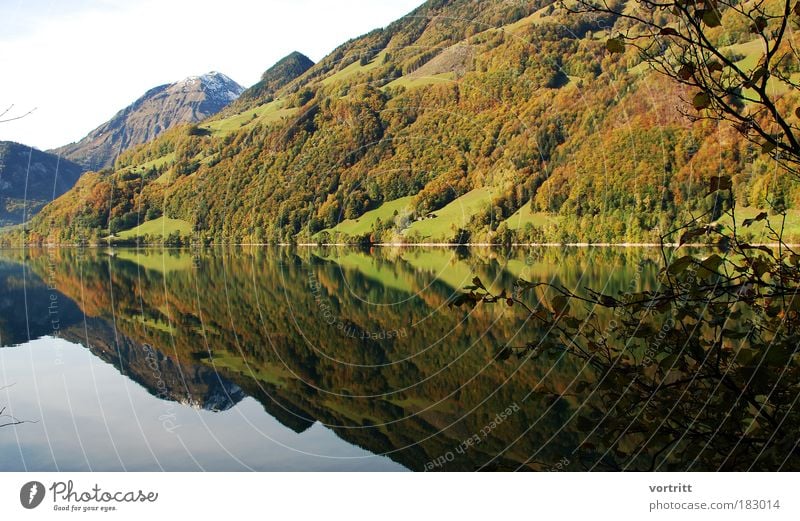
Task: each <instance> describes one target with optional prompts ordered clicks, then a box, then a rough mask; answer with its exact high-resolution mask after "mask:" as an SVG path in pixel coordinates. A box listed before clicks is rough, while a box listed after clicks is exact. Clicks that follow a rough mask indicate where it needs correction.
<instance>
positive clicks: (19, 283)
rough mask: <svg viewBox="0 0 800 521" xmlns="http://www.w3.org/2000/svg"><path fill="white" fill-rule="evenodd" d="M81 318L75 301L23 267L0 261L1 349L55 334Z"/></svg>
mask: <svg viewBox="0 0 800 521" xmlns="http://www.w3.org/2000/svg"><path fill="white" fill-rule="evenodd" d="M82 319H83V313H82V312H81V310H80V309H79V308H78V306H76V305H75V303H74V302H72V301H71V300H69V299H68V298H66V297H64V296H63V295H62V294H61V293H59V292H58V291H56V290H51V289H50V288H48V287H47V284H45V282H43V281H42V279H40V278H39V277H38V276H36V275H32V274H31V273H30V270H26V269H25V267H24V266H23V265H22V264H18V263H15V262H7V261H4V260H2V259H0V347H5V346H13V345H18V344H22V343H24V342H28V341H30V340H33V339H36V338H40V337H43V336H48V335H54V334H56V333H57V331H58V329H61V328H66V327H69V326H70V325H72V324H76V323H78V322H79V321H81V320H82Z"/></svg>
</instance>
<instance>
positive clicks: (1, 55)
mask: <svg viewBox="0 0 800 521" xmlns="http://www.w3.org/2000/svg"><path fill="white" fill-rule="evenodd" d="M422 3H423V1H422V0H349V1H348V2H334V1H330V0H262V1H257V0H69V1H64V0H60V1H59V0H2V1H0V72H1V73H2V77H3V81H2V82H0V111H2V110H3V109H5V108H6V107H8V106H9V105H11V104H14V106H15V109H14V113H16V114H20V113H23V112H25V111H27V110H29V109H32V108H36V111H35V112H34V113H33V114H32V115H31V116H29V117H26V118H24V119H22V120H20V121H15V122H10V123H4V124H0V140H10V141H17V142H20V143H24V144H27V145H33V146H36V147H38V148H41V149H48V148H52V147H56V146H60V145H63V144H66V143H69V142H72V141H77V140H78V139H80V138H82V137H83V136H84V135H85V134H87V133H88V132H89V131H90V130H92V129H93V128H95V127H96V126H98V125H99V124H101V123H103V122H104V121H106V120H108V119H109V118H110V117H111V116H113V115H114V114H115V113H116V112H117V111H118V110H120V109H122V108H124V107H125V106H126V105H128V104H129V103H131V102H132V101H134V100H135V99H136V98H138V97H139V96H140V95H141V94H143V93H144V92H145V91H146V90H148V89H149V88H151V87H154V86H156V85H160V84H164V83H170V82H173V81H178V80H180V79H183V78H185V77H187V76H193V75H199V74H203V73H206V72H209V71H212V70H217V71H220V72H223V73H225V74H227V75H228V76H230V77H231V78H233V79H234V80H236V81H237V82H239V83H240V84H242V85H244V86H245V87H248V86H250V85H252V84H253V83H255V82H256V81H258V78H259V76H260V75H261V73H262V72H263V71H264V70H265V69H266V68H268V67H269V66H270V65H272V64H273V63H275V62H276V61H277V60H279V59H280V58H281V57H283V56H285V55H286V54H288V53H290V52H292V51H295V50H297V51H300V52H302V53H304V54H306V55H308V56H309V57H310V58H311V59H312V60H314V61H318V60H319V59H321V58H322V57H323V56H325V55H326V54H327V53H329V52H330V51H332V50H333V49H334V48H335V47H336V46H338V45H339V44H341V43H344V42H345V41H347V40H349V39H350V38H353V37H356V36H359V35H361V34H364V33H366V32H368V31H370V30H372V29H375V28H378V27H384V26H386V25H387V24H389V23H390V22H392V21H394V20H396V19H397V18H399V17H401V16H402V15H404V14H406V13H408V12H410V11H411V10H412V9H414V8H415V7H417V6H418V5H421V4H422Z"/></svg>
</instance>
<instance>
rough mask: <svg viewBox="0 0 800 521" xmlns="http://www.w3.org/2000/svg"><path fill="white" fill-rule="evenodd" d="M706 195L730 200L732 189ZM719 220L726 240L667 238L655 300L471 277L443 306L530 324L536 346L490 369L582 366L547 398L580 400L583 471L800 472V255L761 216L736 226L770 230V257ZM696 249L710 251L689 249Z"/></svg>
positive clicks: (714, 228)
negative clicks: (504, 309) (505, 311)
mask: <svg viewBox="0 0 800 521" xmlns="http://www.w3.org/2000/svg"><path fill="white" fill-rule="evenodd" d="M711 188H712V193H713V192H717V191H720V190H722V191H724V192H727V193H728V195H730V196H731V199H732V194H731V193H730V192H731V190H732V188H731V187H730V186H729V184H727V183H721V184H720V183H718V182H715V184H712V187H711ZM728 213H729V217H730V218H731V221H732V222H733V223H734V224H733V225H732V226H731V227H730V228H725V227H722V226H720V225H717V224H710V223H708V224H706V223H703V220H702V219H703V217H702V216H701V217H699V218H697V219H695V220H693V221H692V222H691V223H688V224H687V225H685V226H682V227H680V228H678V229H676V230H672V231H670V232H669V233H667V234H665V236H664V237H662V247H661V252H662V256H663V258H664V267H663V268H662V269H661V271H660V276H659V285H658V287H657V288H654V289H650V290H647V291H641V292H628V293H623V294H620V295H605V294H601V293H598V292H596V291H593V290H591V289H586V290H585V292H580V293H578V292H573V291H571V290H569V289H567V288H564V287H561V286H557V285H553V284H550V283H546V282H529V281H524V280H520V281H518V282H517V283H516V285H515V287H514V288H513V290H512V291H510V292H509V291H502V292H500V293H499V294H496V293H493V292H492V291H489V290H488V289H487V288H486V287H485V286H484V284H483V283H482V282H481V281H480V280H479V279H477V278H476V279H475V280H474V281H473V285H472V286H469V287H467V288H465V290H466V291H465V292H464V293H463V294H460V295H459V296H458V297H457V298H456V299H455V300H454V301H453V302H452V303H451V304H452V305H454V306H459V307H460V306H476V305H478V304H497V303H503V304H504V305H507V306H512V307H518V308H520V309H522V310H523V312H524V313H525V314H526V315H527V318H528V319H530V320H532V321H535V323H536V324H537V325H538V326H539V327H538V328H536V330H537V331H540V332H541V334H539V335H537V337H536V339H535V340H534V341H532V342H528V343H526V344H525V345H521V346H509V345H507V346H502V347H500V348H499V349H498V350H497V352H496V353H495V355H494V356H495V360H496V361H498V362H502V361H507V360H509V359H511V358H512V357H515V358H517V359H518V360H520V361H522V362H528V361H531V360H540V361H549V362H552V363H554V362H555V361H556V360H557V359H559V358H561V357H563V356H569V357H574V358H576V359H578V360H580V361H581V362H582V365H583V371H582V372H581V375H580V377H579V378H578V379H576V380H575V381H574V382H573V383H572V385H570V386H569V388H567V389H550V390H547V391H546V392H547V393H549V394H551V395H552V396H553V397H555V398H556V399H557V398H560V397H564V396H567V395H569V396H577V397H579V398H580V399H581V401H580V402H579V403H578V404H577V405H576V406H575V409H574V418H575V421H576V424H575V427H576V429H577V431H578V432H579V433H580V434H581V435H583V436H584V441H583V442H582V449H583V450H582V454H583V459H582V460H581V464H582V465H583V467H584V468H588V469H596V468H601V469H602V468H605V469H614V470H625V469H636V470H690V469H692V468H693V467H700V468H702V469H726V470H748V469H761V470H780V469H787V470H788V469H794V470H797V469H798V468H800V450H798V441H797V439H796V433H797V432H798V429H799V428H800V413H798V410H797V403H796V402H797V399H798V396H800V327H799V326H800V320H798V319H799V318H800V294H798V292H800V256H799V255H798V254H797V253H796V252H795V251H794V250H793V249H792V248H791V247H790V246H789V245H787V244H784V243H783V241H782V240H781V235H780V229H779V228H778V229H776V228H774V227H773V226H772V225H771V224H770V223H769V219H768V217H767V216H766V215H763V214H762V215H759V216H757V217H756V218H754V219H748V220H746V221H745V222H743V223H742V225H741V227H744V228H746V227H749V226H751V225H752V224H754V223H755V222H761V221H765V222H767V226H768V229H769V230H771V233H774V234H775V238H776V240H777V244H776V245H774V246H773V247H767V246H763V245H751V244H749V243H747V242H744V241H741V240H739V229H740V228H739V226H737V225H736V219H735V207H732V208H731V210H729V212H728ZM706 217H707V216H706ZM671 238H675V239H676V241H675V242H676V243H677V247H675V244H672V245H668V242H667V241H668V240H670V239H671ZM701 239H702V240H703V241H704V242H705V243H711V244H712V249H711V251H713V253H710V254H706V255H701V254H700V253H699V250H690V249H689V248H690V247H689V246H687V245H686V243H689V242H692V241H694V242H697V241H699V240H701ZM684 250H685V254H681V253H682V252H683V251H684ZM705 251H707V252H708V251H709V250H708V249H707V248H706V249H705Z"/></svg>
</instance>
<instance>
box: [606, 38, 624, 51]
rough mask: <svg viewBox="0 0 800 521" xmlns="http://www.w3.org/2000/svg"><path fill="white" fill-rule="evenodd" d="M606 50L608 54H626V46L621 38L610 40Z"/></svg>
mask: <svg viewBox="0 0 800 521" xmlns="http://www.w3.org/2000/svg"><path fill="white" fill-rule="evenodd" d="M606 49H608V52H610V53H612V54H614V53H623V52H625V44H624V43H623V42H622V40H621V39H619V38H610V39H609V40H608V41H607V42H606Z"/></svg>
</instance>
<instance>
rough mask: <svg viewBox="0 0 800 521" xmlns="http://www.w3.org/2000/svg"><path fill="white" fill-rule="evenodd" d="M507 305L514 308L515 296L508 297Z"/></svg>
mask: <svg viewBox="0 0 800 521" xmlns="http://www.w3.org/2000/svg"><path fill="white" fill-rule="evenodd" d="M506 305H507V306H508V307H510V308H513V307H514V299H513V298H510V299H506Z"/></svg>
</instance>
